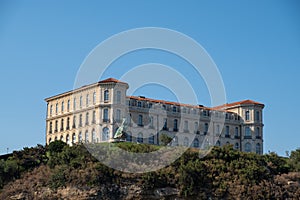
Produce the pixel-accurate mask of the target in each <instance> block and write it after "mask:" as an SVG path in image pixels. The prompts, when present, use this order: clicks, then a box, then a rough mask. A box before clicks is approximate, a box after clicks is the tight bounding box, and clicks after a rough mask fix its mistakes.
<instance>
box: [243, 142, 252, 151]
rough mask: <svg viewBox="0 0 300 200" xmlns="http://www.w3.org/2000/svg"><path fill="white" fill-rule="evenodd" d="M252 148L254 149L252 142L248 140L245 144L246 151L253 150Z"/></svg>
mask: <svg viewBox="0 0 300 200" xmlns="http://www.w3.org/2000/svg"><path fill="white" fill-rule="evenodd" d="M251 149H252V146H251V144H250V143H249V142H247V143H246V144H245V151H246V152H251Z"/></svg>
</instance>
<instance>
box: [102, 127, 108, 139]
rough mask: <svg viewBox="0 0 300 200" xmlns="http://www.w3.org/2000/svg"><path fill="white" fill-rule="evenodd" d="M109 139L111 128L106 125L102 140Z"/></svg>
mask: <svg viewBox="0 0 300 200" xmlns="http://www.w3.org/2000/svg"><path fill="white" fill-rule="evenodd" d="M108 139H109V128H107V127H104V128H103V130H102V141H108Z"/></svg>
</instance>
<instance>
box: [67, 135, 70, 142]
mask: <svg viewBox="0 0 300 200" xmlns="http://www.w3.org/2000/svg"><path fill="white" fill-rule="evenodd" d="M66 143H67V144H70V136H69V134H67V137H66Z"/></svg>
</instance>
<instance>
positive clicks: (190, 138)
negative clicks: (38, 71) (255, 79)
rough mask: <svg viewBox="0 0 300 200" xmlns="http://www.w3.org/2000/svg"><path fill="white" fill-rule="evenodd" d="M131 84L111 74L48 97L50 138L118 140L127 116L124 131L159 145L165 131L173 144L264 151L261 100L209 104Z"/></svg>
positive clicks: (132, 137)
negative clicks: (137, 89) (134, 91)
mask: <svg viewBox="0 0 300 200" xmlns="http://www.w3.org/2000/svg"><path fill="white" fill-rule="evenodd" d="M128 87H129V85H128V84H127V83H124V82H121V81H119V80H116V79H113V78H109V79H106V80H102V81H99V82H97V83H94V84H91V85H87V86H83V87H81V88H78V89H75V90H72V91H69V92H65V93H63V94H59V95H56V96H53V97H49V98H47V99H45V101H46V102H47V119H46V143H47V144H49V143H50V142H52V141H54V140H63V141H64V142H66V143H68V144H69V145H72V144H76V143H80V142H82V143H97V142H109V141H113V136H114V133H115V132H116V130H117V129H118V127H119V126H120V124H121V122H122V119H126V120H125V124H126V126H125V129H124V130H125V131H124V132H125V135H126V140H127V141H131V142H138V143H150V144H157V145H159V143H160V141H159V136H160V135H161V134H166V135H168V136H169V137H172V138H173V140H172V142H171V143H170V145H173V146H177V145H183V146H191V147H195V148H207V147H209V146H212V145H219V146H222V145H225V144H232V145H233V146H234V148H236V149H239V150H241V151H246V152H256V153H258V154H262V153H263V108H264V105H263V104H261V103H258V102H255V101H252V100H245V101H240V102H235V103H231V104H225V105H222V106H218V107H214V108H208V107H204V106H202V105H187V104H181V103H176V102H168V101H162V100H156V99H149V98H146V97H143V96H126V91H127V89H128Z"/></svg>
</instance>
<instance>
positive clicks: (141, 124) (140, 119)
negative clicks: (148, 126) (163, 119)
mask: <svg viewBox="0 0 300 200" xmlns="http://www.w3.org/2000/svg"><path fill="white" fill-rule="evenodd" d="M138 125H139V126H143V115H139V118H138Z"/></svg>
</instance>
